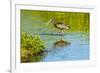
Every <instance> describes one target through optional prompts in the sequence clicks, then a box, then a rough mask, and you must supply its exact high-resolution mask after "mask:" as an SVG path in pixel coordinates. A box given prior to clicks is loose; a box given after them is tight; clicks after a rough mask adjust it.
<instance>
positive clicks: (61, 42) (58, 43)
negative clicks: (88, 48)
mask: <svg viewBox="0 0 100 73" xmlns="http://www.w3.org/2000/svg"><path fill="white" fill-rule="evenodd" d="M70 44H71V43H70V42H68V41H65V40H63V39H60V40H59V41H56V42H54V43H53V47H54V48H59V47H60V48H61V47H66V46H69V45H70Z"/></svg>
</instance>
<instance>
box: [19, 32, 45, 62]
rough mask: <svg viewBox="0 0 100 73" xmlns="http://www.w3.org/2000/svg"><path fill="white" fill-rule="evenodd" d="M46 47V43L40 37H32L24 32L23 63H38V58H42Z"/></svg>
mask: <svg viewBox="0 0 100 73" xmlns="http://www.w3.org/2000/svg"><path fill="white" fill-rule="evenodd" d="M44 49H45V45H44V42H43V41H42V40H41V39H40V36H39V35H36V36H34V37H33V36H32V35H28V34H27V33H25V32H22V36H21V62H31V61H33V60H34V61H38V60H39V59H38V60H37V59H36V60H35V59H33V58H36V56H38V58H40V57H39V55H40V56H41V53H42V52H43V51H44Z"/></svg>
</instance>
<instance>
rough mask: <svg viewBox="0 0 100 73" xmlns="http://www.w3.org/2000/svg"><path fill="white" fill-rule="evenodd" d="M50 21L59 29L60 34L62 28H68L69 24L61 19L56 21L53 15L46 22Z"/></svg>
mask: <svg viewBox="0 0 100 73" xmlns="http://www.w3.org/2000/svg"><path fill="white" fill-rule="evenodd" d="M50 22H51V23H52V24H53V25H54V27H55V28H57V29H59V30H60V34H61V35H64V32H63V31H64V30H68V29H69V28H70V26H69V25H67V24H65V23H64V22H63V21H56V19H55V17H53V18H52V19H51V20H50V21H49V22H48V23H50Z"/></svg>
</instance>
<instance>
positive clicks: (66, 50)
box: [40, 32, 89, 62]
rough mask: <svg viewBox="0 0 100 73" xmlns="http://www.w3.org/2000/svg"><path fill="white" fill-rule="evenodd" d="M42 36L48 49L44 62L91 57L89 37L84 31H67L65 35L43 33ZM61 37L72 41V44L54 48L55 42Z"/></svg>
mask: <svg viewBox="0 0 100 73" xmlns="http://www.w3.org/2000/svg"><path fill="white" fill-rule="evenodd" d="M40 36H41V38H42V40H44V41H45V42H46V43H45V44H46V50H47V51H48V53H47V54H46V55H45V58H44V59H43V62H48V61H69V60H88V59H89V38H88V36H87V35H85V34H84V33H82V32H70V33H65V35H64V36H60V35H57V34H55V35H52V34H50V35H48V34H47V35H46V34H45V35H44V34H41V35H40ZM61 38H63V40H64V41H68V42H70V45H68V46H64V47H57V48H54V47H53V46H54V45H53V43H54V42H56V41H58V40H60V39H61Z"/></svg>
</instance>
